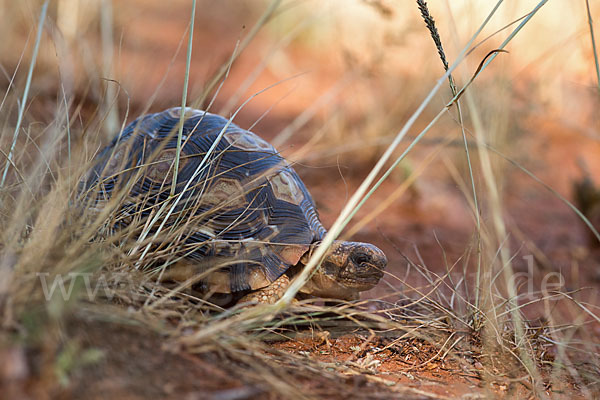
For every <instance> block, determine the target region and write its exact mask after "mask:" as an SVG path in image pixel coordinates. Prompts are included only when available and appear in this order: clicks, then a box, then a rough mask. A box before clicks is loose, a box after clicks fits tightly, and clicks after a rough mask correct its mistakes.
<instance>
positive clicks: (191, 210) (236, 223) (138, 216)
mask: <svg viewBox="0 0 600 400" xmlns="http://www.w3.org/2000/svg"><path fill="white" fill-rule="evenodd" d="M181 110H182V109H181V108H179V107H176V108H170V109H167V110H165V111H163V112H159V113H156V114H148V115H144V116H141V117H139V118H137V119H136V120H134V121H133V122H132V123H130V124H129V125H128V126H127V127H126V128H125V129H124V130H123V131H122V132H121V133H120V134H119V135H118V136H117V137H115V138H114V140H113V141H112V142H111V143H110V144H109V145H108V146H107V147H106V148H105V149H104V150H103V151H101V152H100V154H99V155H98V157H97V160H98V161H97V162H96V163H95V165H94V166H93V167H92V168H91V169H90V171H89V172H88V174H87V175H86V178H85V180H84V182H85V187H86V192H87V193H88V194H89V193H92V192H93V193H95V194H94V196H95V197H94V207H95V208H96V209H98V208H101V207H102V204H106V202H107V201H108V200H110V198H111V196H113V195H114V194H115V193H119V190H118V189H120V188H121V187H125V186H123V185H125V184H126V183H129V186H127V189H126V190H124V191H121V192H126V193H127V194H126V196H125V200H123V201H122V202H121V203H120V206H118V211H117V214H118V217H116V218H115V219H114V221H115V222H114V228H116V229H122V228H124V227H126V226H128V225H130V224H133V223H134V222H135V221H137V224H138V225H139V226H147V225H148V224H149V221H150V220H152V218H154V216H155V215H156V213H157V210H158V209H159V208H160V207H161V206H163V205H164V204H166V203H168V204H169V207H166V208H165V209H168V210H170V212H171V214H170V215H167V216H165V217H164V218H165V219H166V221H165V222H164V224H163V227H162V231H165V230H166V229H167V228H168V229H169V230H170V231H175V232H176V233H175V234H174V235H172V236H171V237H170V238H168V239H165V240H164V241H163V243H158V244H155V247H156V248H155V249H154V250H153V252H154V253H161V252H162V254H164V253H165V252H169V251H171V252H172V249H173V248H174V247H178V248H179V250H178V251H179V252H180V253H179V256H178V258H179V260H178V261H177V262H174V263H172V264H171V265H170V266H169V267H167V268H165V270H164V271H163V272H162V273H163V276H162V279H163V280H164V281H175V282H181V281H185V280H187V279H190V278H193V277H194V276H200V279H199V282H197V283H196V284H195V286H194V288H195V289H198V290H201V291H202V292H205V293H206V292H207V293H209V294H210V295H212V296H213V297H212V298H217V297H218V296H225V297H227V298H228V299H229V300H228V302H231V304H233V303H236V302H247V301H255V302H257V303H274V302H275V301H277V300H278V299H279V298H280V297H281V296H282V295H283V293H284V292H285V290H286V288H287V287H288V285H289V283H290V279H291V278H293V277H294V275H295V274H297V273H298V272H299V271H300V270H301V269H302V268H303V266H304V265H306V263H307V261H308V259H309V258H310V255H311V254H312V252H313V250H314V249H315V248H316V246H318V245H319V244H320V242H321V240H322V239H323V237H324V236H325V234H326V230H325V228H324V227H323V225H322V224H321V222H320V220H319V215H318V213H317V209H316V206H315V202H314V201H313V199H312V197H311V195H310V193H309V192H308V190H307V188H306V186H305V185H304V183H303V182H302V180H301V179H300V177H299V176H298V175H297V174H296V172H295V171H294V169H293V168H292V167H291V166H290V164H289V163H288V162H287V161H286V160H285V159H284V158H283V157H282V156H281V155H280V154H279V153H278V152H277V150H275V148H274V147H273V146H272V145H271V144H269V143H268V142H266V141H265V140H263V139H261V138H260V137H259V136H258V135H256V134H254V133H252V132H250V131H247V130H244V129H242V128H240V127H238V126H237V125H235V124H233V123H231V122H230V121H229V120H228V119H226V118H224V117H221V116H219V115H216V114H211V113H209V112H206V111H201V110H197V109H192V108H186V109H185V111H184V112H185V116H184V118H185V119H184V121H185V122H184V124H183V135H182V145H181V155H180V158H179V164H178V174H177V180H176V184H175V189H174V196H173V193H170V191H171V187H172V185H173V175H174V172H173V171H174V169H175V159H176V149H177V140H178V137H177V136H178V129H179V124H180V117H181ZM88 198H89V196H88ZM165 213H167V212H166V211H164V210H163V214H165ZM167 214H168V213H167ZM158 224H159V223H158V222H156V223H154V224H152V223H150V225H153V226H154V227H153V228H152V229H150V231H151V233H152V232H154V233H156V232H157V230H158V228H157V227H156V226H157V225H158ZM175 226H177V228H174V227H175ZM148 236H150V235H148ZM158 241H159V242H160V239H159V240H158ZM175 242H176V243H177V246H175ZM171 255H172V254H171ZM386 264H387V259H386V256H385V254H384V253H383V252H382V251H381V250H380V249H379V248H377V247H376V246H374V245H372V244H368V243H359V242H349V241H335V242H334V243H333V245H332V246H331V248H330V249H329V250H328V253H327V255H326V256H325V257H324V259H323V261H322V263H321V265H320V267H319V268H318V269H317V271H316V272H315V273H314V274H313V276H312V278H311V279H310V280H309V281H308V282H307V283H306V284H305V286H304V287H303V288H302V290H301V291H300V293H302V294H303V295H304V296H315V297H319V298H329V299H340V300H354V299H358V298H359V292H361V291H365V290H368V289H371V288H373V287H374V286H375V285H376V284H377V283H378V282H379V280H380V279H381V277H382V276H383V271H384V269H385V267H386Z"/></svg>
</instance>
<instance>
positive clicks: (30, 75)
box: [0, 0, 50, 189]
mask: <svg viewBox="0 0 600 400" xmlns="http://www.w3.org/2000/svg"><path fill="white" fill-rule="evenodd" d="M49 1H50V0H46V1H45V2H44V5H43V6H42V12H41V13H40V20H39V22H38V31H37V36H36V38H35V46H34V48H33V54H32V57H31V63H30V64H29V71H28V72H27V81H26V82H25V90H24V91H23V99H22V100H21V106H20V107H19V115H18V117H17V125H16V126H15V132H14V134H13V140H12V143H11V145H10V151H9V152H8V156H7V159H6V164H4V172H3V173H2V180H0V189H2V188H3V187H4V183H5V182H6V176H7V174H8V168H9V166H10V164H11V161H12V158H13V153H14V151H15V146H16V145H17V139H18V138H19V130H20V129H21V124H22V123H23V116H24V115H25V108H26V104H27V98H28V96H29V89H30V88H31V80H32V78H33V70H34V69H35V62H36V60H37V55H38V53H39V50H40V42H41V41H42V32H43V30H44V21H45V20H46V13H47V12H48V3H49Z"/></svg>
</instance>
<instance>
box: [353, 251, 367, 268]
mask: <svg viewBox="0 0 600 400" xmlns="http://www.w3.org/2000/svg"><path fill="white" fill-rule="evenodd" d="M352 261H353V262H354V263H355V264H357V265H359V266H360V265H362V264H367V263H369V262H370V261H371V257H369V256H368V255H367V254H364V253H358V254H353V255H352Z"/></svg>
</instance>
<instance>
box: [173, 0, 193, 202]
mask: <svg viewBox="0 0 600 400" xmlns="http://www.w3.org/2000/svg"><path fill="white" fill-rule="evenodd" d="M195 19H196V0H192V13H191V15H190V32H189V36H188V47H187V56H186V59H185V75H184V79H183V92H182V94H181V113H180V117H179V131H178V132H177V149H176V150H175V170H174V172H173V182H172V184H171V196H174V195H175V189H176V187H177V175H178V174H179V159H180V157H181V139H182V136H183V125H184V123H185V108H186V106H187V94H188V85H189V82H190V66H191V64H192V45H193V41H194V20H195Z"/></svg>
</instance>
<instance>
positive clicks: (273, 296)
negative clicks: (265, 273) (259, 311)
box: [238, 274, 290, 304]
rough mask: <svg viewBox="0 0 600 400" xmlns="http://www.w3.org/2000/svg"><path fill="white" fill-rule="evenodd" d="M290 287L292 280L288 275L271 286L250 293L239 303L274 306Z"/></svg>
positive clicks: (284, 275)
mask: <svg viewBox="0 0 600 400" xmlns="http://www.w3.org/2000/svg"><path fill="white" fill-rule="evenodd" d="M288 286H290V278H289V277H288V276H287V275H286V274H283V275H281V276H280V277H279V278H277V279H275V281H273V283H271V284H270V285H269V286H267V287H265V288H262V289H259V290H256V291H254V292H252V293H248V294H247V295H245V296H244V297H242V298H241V299H240V301H239V302H238V303H247V302H251V301H254V302H256V303H258V304H274V303H275V302H276V301H277V300H279V299H280V298H281V296H283V294H284V293H285V291H286V289H287V288H288Z"/></svg>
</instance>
